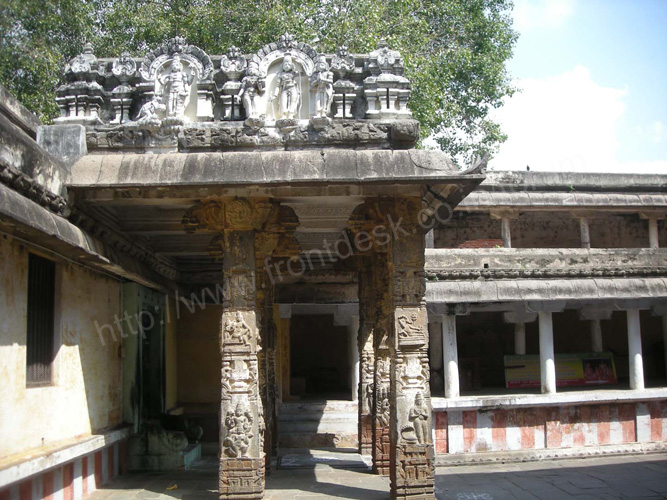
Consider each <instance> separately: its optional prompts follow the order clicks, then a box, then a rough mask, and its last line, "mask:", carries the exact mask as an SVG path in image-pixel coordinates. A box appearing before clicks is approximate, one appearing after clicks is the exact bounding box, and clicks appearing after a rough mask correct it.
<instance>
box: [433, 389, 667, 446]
mask: <svg viewBox="0 0 667 500" xmlns="http://www.w3.org/2000/svg"><path fill="white" fill-rule="evenodd" d="M434 417H435V450H436V453H439V454H462V453H479V452H503V451H515V450H516V451H519V450H543V449H564V448H579V447H586V446H603V445H621V444H626V443H651V442H665V441H667V401H664V400H662V401H648V402H629V403H618V404H592V405H591V404H589V405H587V404H580V405H574V406H567V407H562V406H558V407H524V408H514V409H507V410H505V409H493V410H468V411H467V410H455V409H449V410H445V411H436V412H434Z"/></svg>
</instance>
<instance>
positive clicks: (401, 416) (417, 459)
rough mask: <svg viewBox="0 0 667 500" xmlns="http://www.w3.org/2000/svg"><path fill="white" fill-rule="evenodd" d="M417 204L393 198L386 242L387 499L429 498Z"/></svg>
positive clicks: (430, 455) (425, 346) (425, 357)
mask: <svg viewBox="0 0 667 500" xmlns="http://www.w3.org/2000/svg"><path fill="white" fill-rule="evenodd" d="M420 209H421V203H420V200H419V199H398V200H396V207H395V212H394V221H395V222H397V223H398V222H400V223H401V225H402V227H403V232H398V231H395V232H394V233H393V241H392V252H391V253H392V263H391V266H390V267H389V269H390V271H392V274H393V283H394V286H393V305H394V309H393V327H394V331H393V335H391V341H390V347H391V350H392V365H391V393H390V407H391V474H390V478H391V497H392V498H424V499H426V498H428V499H433V498H435V497H434V482H435V469H434V450H433V441H432V436H431V418H432V412H431V391H430V385H429V374H430V371H429V363H428V315H427V312H426V302H425V298H424V297H425V293H426V286H425V282H424V233H423V231H421V228H420V227H419V225H418V220H419V211H420Z"/></svg>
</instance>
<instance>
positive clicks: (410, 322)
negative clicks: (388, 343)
mask: <svg viewBox="0 0 667 500" xmlns="http://www.w3.org/2000/svg"><path fill="white" fill-rule="evenodd" d="M398 343H399V344H401V345H421V344H424V343H426V334H425V333H424V326H423V325H421V324H420V322H419V316H418V315H417V314H416V313H412V314H410V316H409V317H408V316H407V315H405V314H402V315H401V316H399V317H398Z"/></svg>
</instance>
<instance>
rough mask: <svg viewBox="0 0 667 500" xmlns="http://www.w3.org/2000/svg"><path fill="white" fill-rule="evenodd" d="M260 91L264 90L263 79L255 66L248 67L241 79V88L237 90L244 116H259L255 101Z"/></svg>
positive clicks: (252, 117)
mask: <svg viewBox="0 0 667 500" xmlns="http://www.w3.org/2000/svg"><path fill="white" fill-rule="evenodd" d="M262 92H264V79H262V78H260V77H259V73H258V71H257V70H256V69H255V68H253V67H250V68H248V70H247V71H246V76H244V77H243V80H241V90H240V91H239V98H240V99H241V100H242V102H243V108H244V109H245V113H246V118H250V119H258V118H261V115H262V114H261V113H260V112H259V106H258V102H257V101H258V97H259V95H260V94H261V93H262Z"/></svg>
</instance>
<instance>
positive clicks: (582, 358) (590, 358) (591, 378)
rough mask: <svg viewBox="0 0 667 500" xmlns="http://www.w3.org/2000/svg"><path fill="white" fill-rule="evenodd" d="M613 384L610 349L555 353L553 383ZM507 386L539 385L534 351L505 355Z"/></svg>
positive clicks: (575, 384) (538, 365) (536, 357)
mask: <svg viewBox="0 0 667 500" xmlns="http://www.w3.org/2000/svg"><path fill="white" fill-rule="evenodd" d="M615 383H617V378H616V366H615V365H614V355H613V354H612V353H610V352H598V353H574V354H557V355H556V386H557V387H565V386H578V385H605V384H615ZM505 386H506V387H507V388H508V389H513V388H529V387H540V357H539V356H538V355H535V354H524V355H518V354H515V355H507V356H505Z"/></svg>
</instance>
